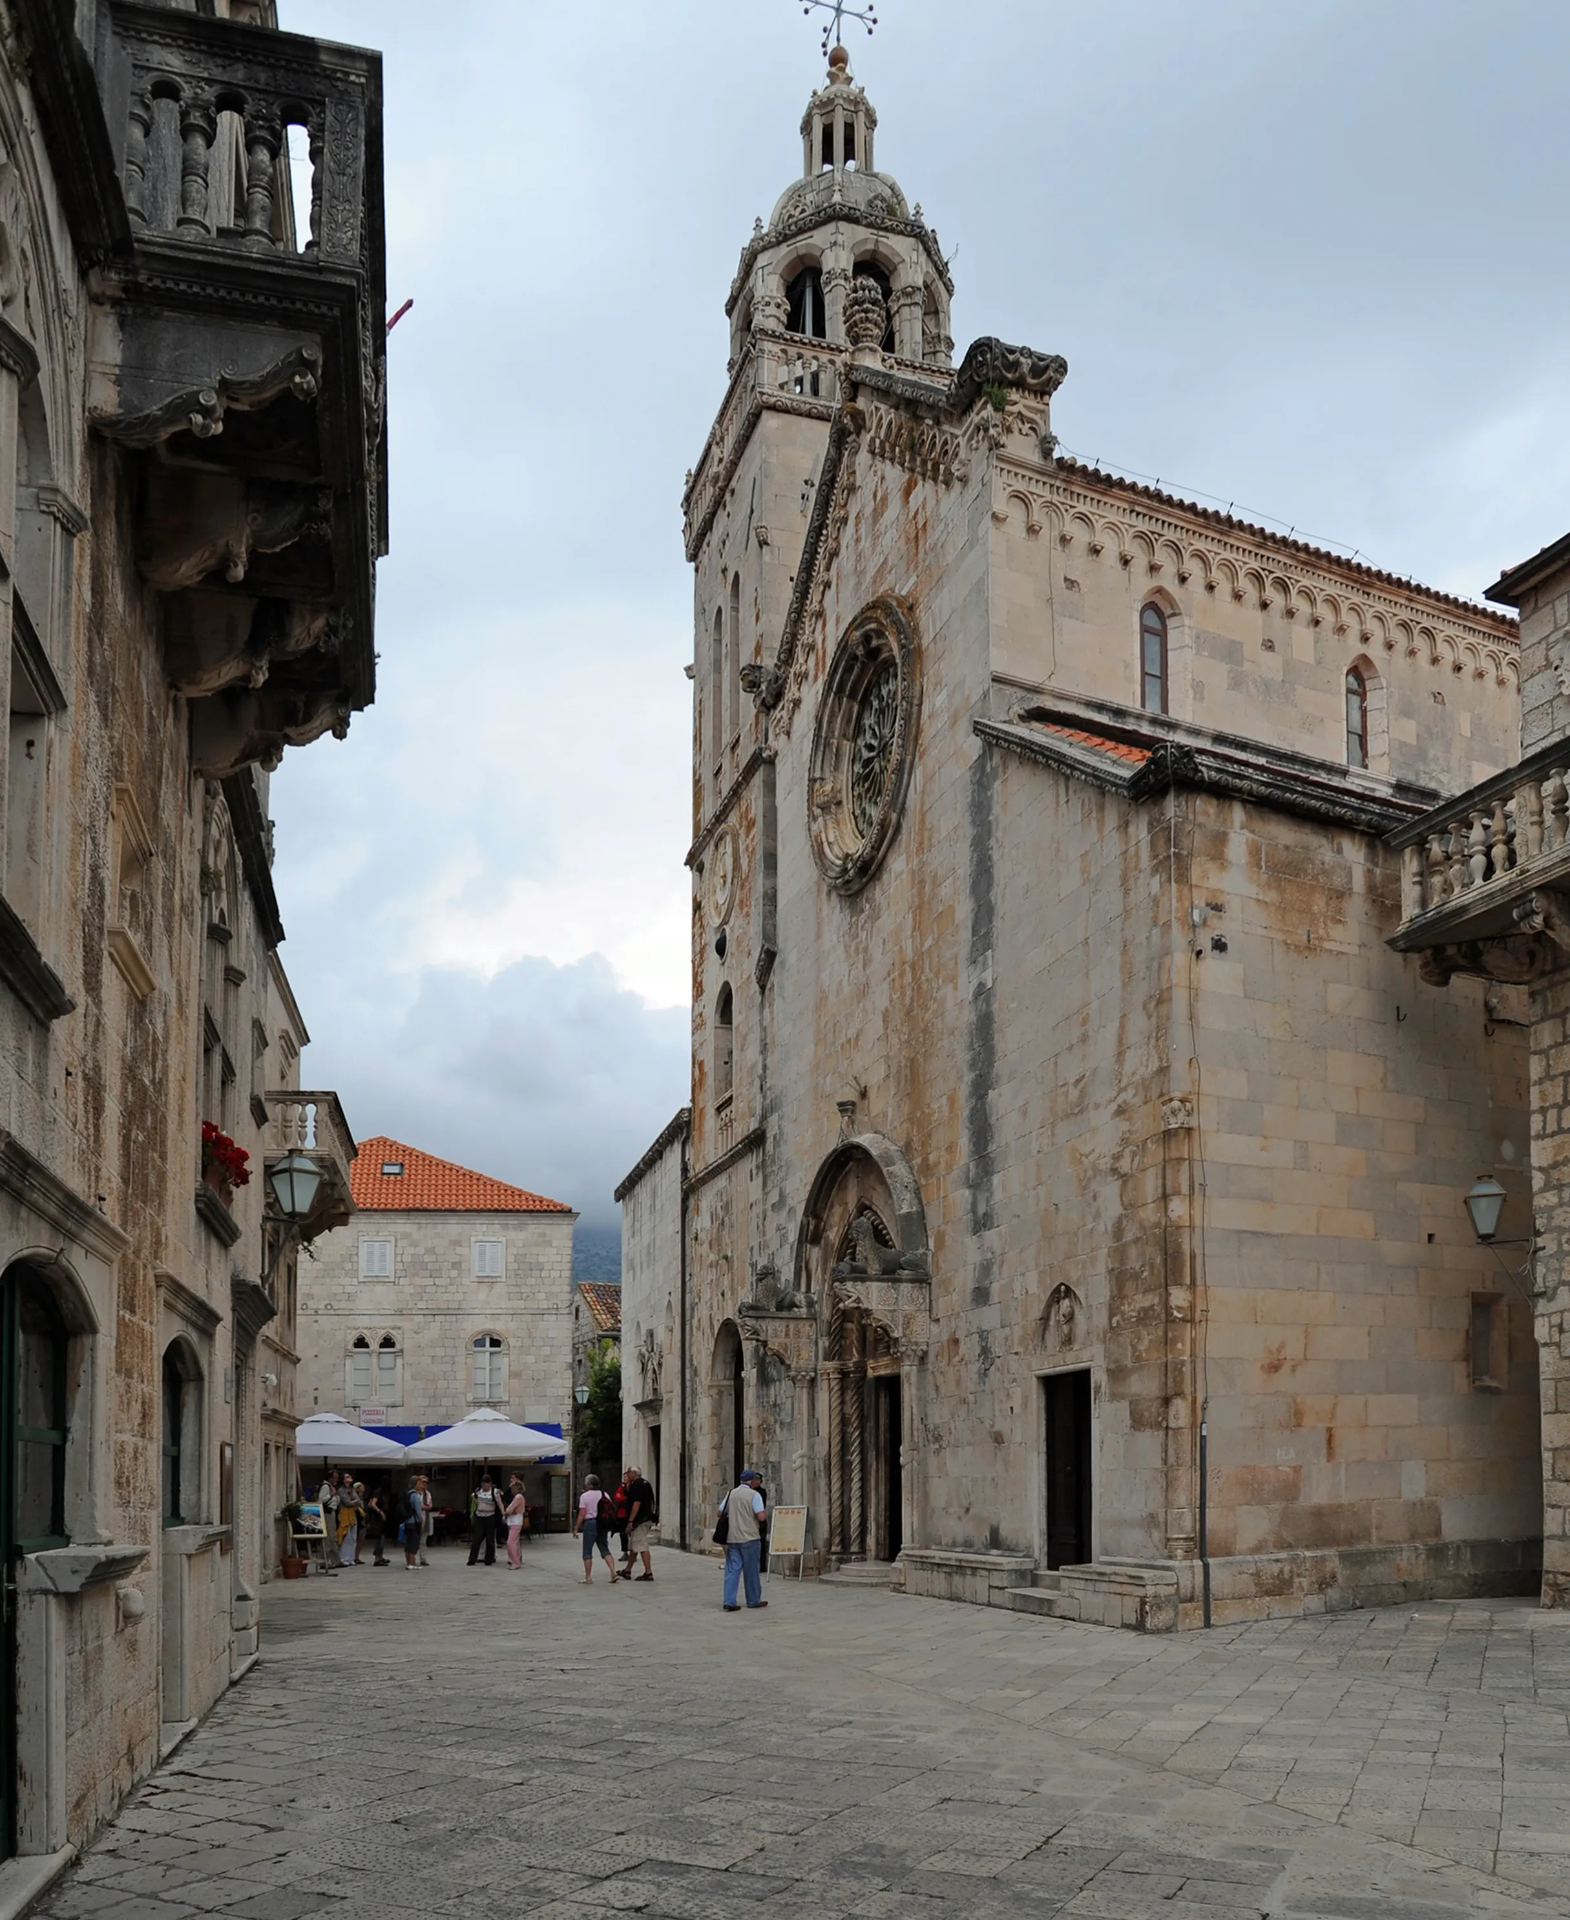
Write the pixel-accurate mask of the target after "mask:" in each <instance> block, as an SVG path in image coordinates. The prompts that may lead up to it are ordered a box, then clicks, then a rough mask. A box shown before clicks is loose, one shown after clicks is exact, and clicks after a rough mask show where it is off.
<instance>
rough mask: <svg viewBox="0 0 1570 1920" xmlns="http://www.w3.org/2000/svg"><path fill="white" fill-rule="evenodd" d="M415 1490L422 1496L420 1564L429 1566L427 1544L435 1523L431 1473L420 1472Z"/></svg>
mask: <svg viewBox="0 0 1570 1920" xmlns="http://www.w3.org/2000/svg"><path fill="white" fill-rule="evenodd" d="M414 1488H415V1492H416V1493H418V1494H419V1496H420V1565H421V1566H422V1567H428V1566H429V1565H430V1564H431V1563H430V1561H429V1560H427V1559H426V1557H425V1544H426V1542H427V1541H428V1540H429V1539H430V1537H431V1528H432V1527H433V1525H434V1524H435V1521H434V1518H433V1510H432V1501H431V1481H430V1475H429V1474H424V1473H422V1474H419V1475H418V1476H417V1477H416V1479H415V1482H414Z"/></svg>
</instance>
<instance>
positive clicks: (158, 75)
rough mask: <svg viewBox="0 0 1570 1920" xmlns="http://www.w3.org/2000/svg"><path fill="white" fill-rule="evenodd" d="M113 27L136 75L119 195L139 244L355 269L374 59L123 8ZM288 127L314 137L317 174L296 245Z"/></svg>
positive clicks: (311, 156) (198, 19) (309, 140)
mask: <svg viewBox="0 0 1570 1920" xmlns="http://www.w3.org/2000/svg"><path fill="white" fill-rule="evenodd" d="M113 18H114V27H115V35H116V38H117V39H118V40H119V42H120V43H121V45H122V46H123V48H124V49H125V51H126V53H127V54H128V56H129V59H130V65H131V88H130V100H129V104H128V107H127V110H126V140H125V160H124V164H123V172H122V182H123V188H124V193H125V204H126V211H127V213H128V215H129V217H130V221H131V226H132V229H133V231H135V232H136V233H138V234H142V235H153V234H170V235H174V236H176V237H177V238H179V239H182V240H190V241H197V242H202V241H207V242H212V243H216V244H227V245H231V246H233V245H238V246H241V247H244V248H245V249H247V250H248V251H251V252H256V253H268V254H271V253H278V252H288V251H290V250H291V248H292V249H293V250H295V251H298V252H299V253H301V254H303V255H308V256H311V255H314V256H317V257H320V258H322V259H331V260H334V261H338V262H341V263H344V264H349V265H358V264H359V259H360V249H361V240H362V235H363V232H364V227H365V219H366V211H367V210H366V207H365V204H364V203H365V196H366V188H367V184H368V183H367V169H366V164H365V162H366V138H367V68H366V65H365V57H364V56H361V55H359V54H358V53H357V52H356V50H355V49H352V48H338V47H331V46H327V45H325V44H324V43H322V42H319V41H306V40H301V39H296V37H295V36H293V35H290V34H278V33H268V34H266V35H265V36H264V35H261V34H259V33H254V32H246V31H244V30H240V31H238V32H237V30H235V29H234V28H232V27H231V26H230V25H229V23H227V22H215V21H212V20H208V19H205V18H203V17H202V16H199V15H194V14H184V13H180V12H175V11H166V10H162V9H160V10H158V11H157V12H156V13H153V12H152V11H151V10H150V9H148V8H146V7H142V6H135V5H128V4H126V0H116V4H115V5H114V8H113ZM215 29H216V31H215ZM304 49H309V52H308V53H307V52H305V51H304ZM290 127H302V128H303V129H304V130H305V144H306V151H307V155H308V164H309V166H310V169H311V193H310V232H309V234H308V235H307V236H305V237H304V238H303V240H302V239H300V238H299V237H297V236H295V235H294V216H293V210H292V196H291V194H290V174H289V168H290V156H289V152H288V146H287V142H288V129H289V128H290Z"/></svg>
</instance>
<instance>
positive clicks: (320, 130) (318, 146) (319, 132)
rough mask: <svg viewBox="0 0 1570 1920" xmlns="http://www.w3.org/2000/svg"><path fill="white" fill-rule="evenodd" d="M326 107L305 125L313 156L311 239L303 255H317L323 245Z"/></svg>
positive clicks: (308, 145)
mask: <svg viewBox="0 0 1570 1920" xmlns="http://www.w3.org/2000/svg"><path fill="white" fill-rule="evenodd" d="M326 114H327V110H326V108H325V107H316V108H313V109H312V112H311V117H310V119H309V120H307V121H306V123H305V139H306V149H307V151H308V152H309V154H310V156H311V237H310V238H309V239H308V240H307V241H305V242H304V243H303V245H302V247H301V252H303V253H315V252H317V251H318V249H319V248H320V246H321V243H322V181H323V178H324V177H325V175H326V171H327V169H326V168H325V166H324V165H323V164H322V155H323V153H325V151H326V145H325V133H324V129H325V126H326Z"/></svg>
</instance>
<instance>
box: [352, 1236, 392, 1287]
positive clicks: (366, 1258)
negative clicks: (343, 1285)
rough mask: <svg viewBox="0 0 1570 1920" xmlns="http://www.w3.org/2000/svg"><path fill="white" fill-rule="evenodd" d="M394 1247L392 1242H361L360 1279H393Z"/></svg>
mask: <svg viewBox="0 0 1570 1920" xmlns="http://www.w3.org/2000/svg"><path fill="white" fill-rule="evenodd" d="M392 1245H393V1243H392V1242H391V1241H390V1240H362V1241H361V1242H360V1278H361V1279H362V1280H390V1279H391V1278H392Z"/></svg>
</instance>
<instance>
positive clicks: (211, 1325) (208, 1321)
mask: <svg viewBox="0 0 1570 1920" xmlns="http://www.w3.org/2000/svg"><path fill="white" fill-rule="evenodd" d="M153 1278H154V1279H155V1280H156V1281H157V1283H158V1291H159V1292H160V1293H161V1294H162V1295H163V1296H164V1298H165V1299H166V1300H167V1301H168V1302H169V1305H170V1308H171V1309H172V1310H173V1311H174V1312H175V1313H177V1314H178V1315H179V1316H180V1318H181V1319H182V1320H184V1321H185V1322H186V1323H187V1325H189V1326H192V1327H195V1328H196V1330H197V1332H198V1333H203V1334H207V1335H212V1334H214V1333H216V1332H217V1331H218V1328H219V1327H220V1326H221V1325H222V1324H223V1315H222V1314H221V1313H220V1312H219V1311H218V1309H217V1308H216V1307H215V1306H213V1305H212V1303H211V1302H210V1301H208V1300H204V1299H203V1298H202V1296H201V1294H199V1293H198V1292H196V1290H195V1289H194V1288H193V1287H188V1286H187V1285H186V1284H185V1282H184V1281H183V1280H182V1279H181V1278H180V1277H179V1275H178V1274H173V1273H171V1272H170V1271H169V1269H168V1268H167V1267H158V1268H156V1269H155V1270H154V1273H153Z"/></svg>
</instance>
